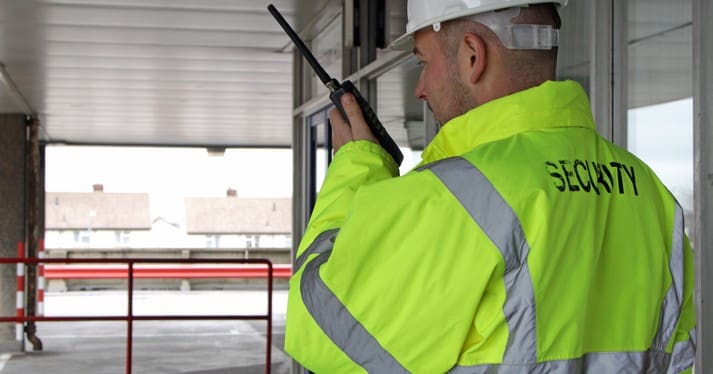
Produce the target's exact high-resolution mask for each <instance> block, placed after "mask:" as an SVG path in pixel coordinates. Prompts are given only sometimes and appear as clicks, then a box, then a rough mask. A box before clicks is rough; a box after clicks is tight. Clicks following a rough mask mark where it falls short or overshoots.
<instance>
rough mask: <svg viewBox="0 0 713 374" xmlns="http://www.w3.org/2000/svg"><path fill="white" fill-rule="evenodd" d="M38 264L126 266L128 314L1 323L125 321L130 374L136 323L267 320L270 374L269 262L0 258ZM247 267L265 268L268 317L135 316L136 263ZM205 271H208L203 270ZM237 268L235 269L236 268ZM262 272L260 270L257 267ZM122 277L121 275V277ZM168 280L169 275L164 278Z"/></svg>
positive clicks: (227, 275) (6, 319) (267, 369)
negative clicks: (236, 265) (260, 266)
mask: <svg viewBox="0 0 713 374" xmlns="http://www.w3.org/2000/svg"><path fill="white" fill-rule="evenodd" d="M21 263H24V264H25V265H38V264H117V263H120V264H125V267H124V268H123V272H119V273H117V274H115V275H116V277H117V278H118V277H121V278H125V279H127V280H128V289H127V293H128V311H127V315H125V316H120V315H117V316H71V317H68V316H67V317H46V316H15V317H7V316H0V322H16V323H18V322H20V323H26V322H29V321H34V322H77V321H126V373H127V374H131V359H132V349H133V347H132V340H133V322H134V321H164V320H266V321H267V335H266V350H265V373H270V369H271V368H270V363H271V361H272V355H271V346H272V286H273V284H272V283H273V274H274V269H273V264H272V262H270V261H269V260H267V259H226V258H218V259H166V258H142V259H103V258H102V259H100V258H83V259H48V258H41V259H37V258H27V259H25V258H0V264H21ZM181 263H184V264H185V263H190V264H213V265H223V267H224V268H226V267H225V265H227V264H248V265H252V268H253V269H255V268H257V267H256V266H259V265H260V264H262V265H263V267H262V272H260V270H256V271H257V272H260V273H259V274H261V275H262V277H265V278H267V314H265V315H259V314H258V315H150V316H142V315H139V316H137V315H134V313H133V295H134V278H136V275H137V274H141V272H142V270H141V269H143V268H141V267H138V268H137V267H135V266H134V265H135V264H150V265H153V266H154V267H155V268H158V265H159V264H181ZM204 269H205V268H204ZM233 269H235V268H233ZM258 269H259V268H258ZM120 275H122V276H120ZM240 275H241V273H240V272H225V273H221V274H220V276H217V275H216V274H214V275H213V276H212V277H213V278H230V277H240ZM45 276H47V267H45ZM161 277H162V278H167V277H168V276H167V275H166V274H163V275H162V276H161Z"/></svg>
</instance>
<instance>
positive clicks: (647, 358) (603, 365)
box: [449, 350, 671, 374]
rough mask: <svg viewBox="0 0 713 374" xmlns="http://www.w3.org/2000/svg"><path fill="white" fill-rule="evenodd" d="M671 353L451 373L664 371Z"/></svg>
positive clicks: (465, 368) (466, 368) (595, 355)
mask: <svg viewBox="0 0 713 374" xmlns="http://www.w3.org/2000/svg"><path fill="white" fill-rule="evenodd" d="M670 356H671V355H670V354H668V353H665V352H659V351H653V350H652V351H646V352H613V353H610V352H603V353H589V354H586V355H584V356H582V357H580V358H576V359H571V360H558V361H545V362H539V363H536V364H524V365H508V364H492V365H475V366H456V367H454V368H453V369H452V370H451V371H449V373H451V374H481V373H482V374H485V373H487V374H491V373H498V374H510V373H512V374H516V373H517V374H519V373H548V374H549V373H583V372H586V373H650V374H654V373H662V374H663V373H666V367H667V366H668V362H669V359H670Z"/></svg>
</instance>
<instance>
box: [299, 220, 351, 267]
mask: <svg viewBox="0 0 713 374" xmlns="http://www.w3.org/2000/svg"><path fill="white" fill-rule="evenodd" d="M338 232H339V229H331V230H327V231H324V232H323V233H321V234H319V235H317V237H316V238H314V240H313V241H312V244H310V245H309V247H307V249H306V250H305V251H304V252H302V254H301V255H300V257H298V258H297V260H295V266H294V270H293V271H292V273H293V274H294V273H296V272H297V270H300V268H301V267H302V265H303V264H304V263H305V261H307V257H309V255H311V254H319V253H324V252H326V251H329V250H331V249H332V247H333V246H334V240H335V239H336V237H337V233H338Z"/></svg>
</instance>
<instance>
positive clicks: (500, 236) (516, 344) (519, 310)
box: [425, 158, 537, 363]
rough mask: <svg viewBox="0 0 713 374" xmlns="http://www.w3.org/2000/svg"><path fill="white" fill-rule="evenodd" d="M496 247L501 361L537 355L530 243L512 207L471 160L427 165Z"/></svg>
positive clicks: (461, 159)
mask: <svg viewBox="0 0 713 374" xmlns="http://www.w3.org/2000/svg"><path fill="white" fill-rule="evenodd" d="M425 168H426V169H429V170H431V172H432V173H434V174H435V175H436V176H437V177H438V178H439V179H440V180H441V181H442V182H443V184H444V185H445V186H446V188H448V189H449V190H450V191H451V193H453V195H454V196H455V197H456V199H458V201H459V202H460V203H461V205H463V207H464V208H465V209H466V210H467V211H468V213H469V214H470V216H471V217H472V218H473V220H474V221H475V223H477V224H478V226H480V228H481V229H482V230H483V232H484V233H485V235H487V236H488V238H489V239H490V241H492V242H493V244H494V245H495V246H496V247H497V248H498V250H499V251H500V254H501V255H502V256H503V260H504V261H505V279H504V280H505V294H506V295H505V297H506V298H505V305H504V306H503V313H504V314H505V319H506V321H507V324H508V342H507V346H506V348H505V355H504V357H503V362H506V363H508V362H511V363H515V362H535V361H537V337H536V329H535V295H534V291H533V288H532V279H531V278H530V269H529V267H528V266H527V255H528V254H529V252H530V247H529V245H528V244H527V241H526V240H525V234H524V233H523V231H522V226H521V225H520V221H519V220H518V218H517V216H516V215H515V212H514V211H513V210H512V208H511V207H510V205H508V203H507V202H506V201H505V200H504V199H503V197H502V196H501V195H500V193H499V192H498V191H497V190H496V189H495V187H493V185H492V184H491V183H490V181H488V179H487V178H486V177H485V175H483V173H481V172H480V170H478V169H477V168H476V167H475V166H473V164H471V163H470V162H468V161H467V160H465V159H463V158H449V159H445V160H442V161H440V162H437V163H434V164H431V165H428V166H426V167H425Z"/></svg>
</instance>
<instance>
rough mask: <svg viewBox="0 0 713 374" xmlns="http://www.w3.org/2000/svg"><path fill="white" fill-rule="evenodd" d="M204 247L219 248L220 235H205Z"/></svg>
mask: <svg viewBox="0 0 713 374" xmlns="http://www.w3.org/2000/svg"><path fill="white" fill-rule="evenodd" d="M205 246H206V248H218V247H220V235H206V237H205Z"/></svg>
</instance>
